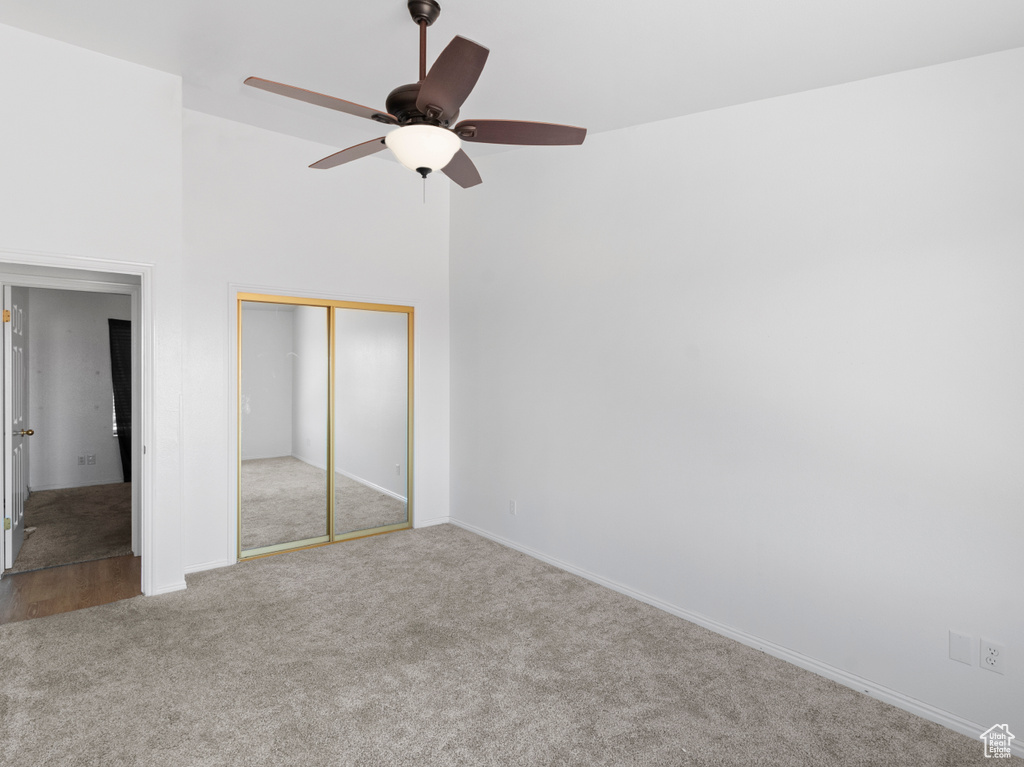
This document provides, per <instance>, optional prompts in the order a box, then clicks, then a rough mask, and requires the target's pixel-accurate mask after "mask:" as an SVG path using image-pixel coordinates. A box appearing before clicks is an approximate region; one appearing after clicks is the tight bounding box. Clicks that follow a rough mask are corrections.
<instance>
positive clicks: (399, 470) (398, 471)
mask: <svg viewBox="0 0 1024 767" xmlns="http://www.w3.org/2000/svg"><path fill="white" fill-rule="evenodd" d="M395 474H397V475H398V476H402V464H400V463H396V464H395Z"/></svg>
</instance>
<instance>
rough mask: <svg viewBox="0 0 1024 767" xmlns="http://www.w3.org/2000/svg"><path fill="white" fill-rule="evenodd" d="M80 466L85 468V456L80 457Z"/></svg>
mask: <svg viewBox="0 0 1024 767" xmlns="http://www.w3.org/2000/svg"><path fill="white" fill-rule="evenodd" d="M78 465H79V466H85V456H84V455H80V456H78Z"/></svg>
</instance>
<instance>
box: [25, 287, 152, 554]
mask: <svg viewBox="0 0 1024 767" xmlns="http://www.w3.org/2000/svg"><path fill="white" fill-rule="evenodd" d="M12 306H15V307H16V309H15V311H16V312H17V314H18V315H19V317H18V320H17V321H18V322H19V323H20V327H16V328H12V338H17V341H16V342H15V343H13V344H12V346H13V347H14V348H13V349H12V351H14V352H16V353H17V354H18V355H19V356H20V357H21V358H22V359H21V361H20V362H19V363H18V364H17V365H15V366H14V367H15V368H19V367H24V368H25V369H24V371H21V370H18V369H15V370H12V380H13V379H14V377H16V376H18V375H23V376H24V378H25V380H24V382H23V383H22V382H18V383H15V384H14V387H13V388H14V394H15V395H16V397H17V398H21V399H23V400H24V401H23V402H20V403H16V404H14V411H15V412H14V417H15V418H16V419H17V420H19V421H24V425H22V424H21V423H16V424H15V429H14V430H15V432H19V431H21V429H26V427H27V430H28V431H30V432H31V434H30V435H29V436H27V437H25V439H24V441H23V442H22V444H21V445H19V446H17V447H16V448H15V449H17V450H20V451H21V452H22V453H24V456H23V459H22V461H21V470H20V473H21V474H22V476H23V479H25V480H27V494H26V497H25V498H24V509H23V510H22V513H23V519H24V528H23V530H22V531H21V534H20V535H19V538H20V539H21V541H20V546H15V547H12V549H13V550H12V552H11V554H12V556H11V562H10V565H9V567H8V568H7V569H8V571H9V572H10V573H18V572H29V571H32V570H39V569H42V568H47V567H57V566H60V565H68V564H74V563H78V562H88V561H93V560H97V559H106V558H108V557H115V556H124V555H127V554H132V553H133V551H132V486H131V479H132V476H131V446H130V443H131V368H132V366H131V314H132V301H131V296H130V295H128V294H123V293H100V292H90V291H79V290H57V289H51V288H25V287H20V286H15V287H13V288H12ZM15 331H16V332H15ZM20 386H24V391H23V392H22V391H20V390H19V389H20ZM119 412H120V416H121V417H120V419H119V418H118V417H117V416H118V413H119ZM12 474H13V475H14V478H15V479H16V478H17V475H18V474H19V472H18V471H14V472H12Z"/></svg>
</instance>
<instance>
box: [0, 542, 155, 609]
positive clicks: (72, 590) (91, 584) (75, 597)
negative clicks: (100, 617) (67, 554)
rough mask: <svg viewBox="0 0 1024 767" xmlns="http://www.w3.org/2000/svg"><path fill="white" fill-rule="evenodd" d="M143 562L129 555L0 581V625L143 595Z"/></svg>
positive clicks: (35, 571)
mask: <svg viewBox="0 0 1024 767" xmlns="http://www.w3.org/2000/svg"><path fill="white" fill-rule="evenodd" d="M141 563H142V559H141V558H140V557H133V556H131V555H130V554H129V555H128V556H123V557H110V558H109V559H97V560H95V561H93V562H82V563H80V564H77V565H63V566H62V567H49V568H47V569H45V570H34V571H32V572H30V573H15V574H14V575H5V576H4V577H3V578H2V579H0V624H2V623H12V622H14V621H23V620H27V619H29V618H42V617H44V616H47V615H56V614H57V613H66V612H70V611H71V610H80V609H82V608H83V607H94V606H95V605H104V604H107V603H108V602H117V601H118V600H120V599H128V598H130V597H135V596H138V595H140V594H141V593H142V567H141Z"/></svg>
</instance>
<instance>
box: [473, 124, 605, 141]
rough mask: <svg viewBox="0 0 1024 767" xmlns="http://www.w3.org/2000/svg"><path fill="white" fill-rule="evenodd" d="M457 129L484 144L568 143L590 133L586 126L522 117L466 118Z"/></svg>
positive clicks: (581, 139) (580, 139) (583, 137)
mask: <svg viewBox="0 0 1024 767" xmlns="http://www.w3.org/2000/svg"><path fill="white" fill-rule="evenodd" d="M453 130H454V131H455V133H456V134H457V135H458V137H459V138H461V139H462V140H463V141H477V142H480V143H483V144H529V145H531V146H564V145H566V144H582V143H583V139H585V138H586V137H587V129H586V128H577V127H576V126H574V125H554V124H552V123H531V122H523V121H521V120H463V121H462V122H460V123H459V124H458V125H456V126H455V128H453Z"/></svg>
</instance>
